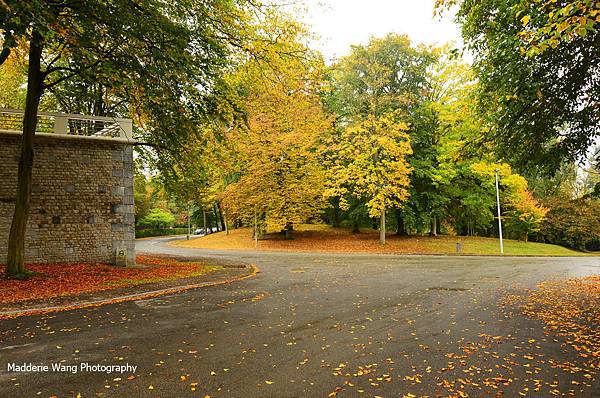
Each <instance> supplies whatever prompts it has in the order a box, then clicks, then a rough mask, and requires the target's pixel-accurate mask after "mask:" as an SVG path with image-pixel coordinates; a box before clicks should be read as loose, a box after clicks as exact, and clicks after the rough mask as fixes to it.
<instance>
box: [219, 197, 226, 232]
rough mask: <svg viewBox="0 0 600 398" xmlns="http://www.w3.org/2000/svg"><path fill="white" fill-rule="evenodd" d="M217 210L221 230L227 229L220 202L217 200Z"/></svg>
mask: <svg viewBox="0 0 600 398" xmlns="http://www.w3.org/2000/svg"><path fill="white" fill-rule="evenodd" d="M217 210H218V211H219V218H220V219H221V231H227V223H226V222H225V218H224V217H223V209H221V204H220V203H219V202H217Z"/></svg>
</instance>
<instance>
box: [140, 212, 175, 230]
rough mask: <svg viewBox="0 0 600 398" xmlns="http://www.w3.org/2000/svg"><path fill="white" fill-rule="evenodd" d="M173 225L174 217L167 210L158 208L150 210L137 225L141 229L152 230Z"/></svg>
mask: <svg viewBox="0 0 600 398" xmlns="http://www.w3.org/2000/svg"><path fill="white" fill-rule="evenodd" d="M173 224H175V216H173V214H171V212H169V211H168V210H164V209H160V208H158V209H156V208H155V209H152V210H150V212H148V215H146V216H145V217H144V218H142V219H141V220H140V221H139V223H138V225H139V226H140V227H141V228H153V229H160V228H167V227H171V226H173Z"/></svg>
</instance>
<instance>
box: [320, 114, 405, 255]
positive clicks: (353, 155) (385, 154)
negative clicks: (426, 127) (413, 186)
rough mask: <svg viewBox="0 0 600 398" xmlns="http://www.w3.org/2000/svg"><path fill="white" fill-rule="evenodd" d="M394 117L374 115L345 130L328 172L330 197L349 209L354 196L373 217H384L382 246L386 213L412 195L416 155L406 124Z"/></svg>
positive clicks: (391, 115) (382, 236)
mask: <svg viewBox="0 0 600 398" xmlns="http://www.w3.org/2000/svg"><path fill="white" fill-rule="evenodd" d="M396 119H397V117H396V116H395V115H393V114H383V115H381V116H379V117H377V116H374V115H370V116H367V118H366V119H365V120H364V121H362V122H359V123H357V124H353V125H351V126H348V127H347V128H346V129H344V130H343V132H342V133H341V136H340V140H339V142H338V144H337V145H336V146H335V147H334V148H333V149H334V150H335V151H336V152H337V153H338V154H339V156H338V157H337V158H336V161H335V163H334V166H333V167H331V168H330V169H329V171H328V174H329V178H328V181H329V186H328V190H327V193H326V194H327V195H328V196H333V197H338V198H340V207H342V208H345V209H347V208H349V201H350V198H351V197H354V198H357V199H362V200H364V201H365V202H366V207H367V209H368V211H369V215H370V216H371V217H379V218H380V243H381V244H385V234H386V221H385V215H386V211H387V210H388V209H391V208H399V207H401V206H402V205H403V203H404V201H406V199H407V198H408V196H409V193H408V189H407V188H408V186H409V184H410V178H409V175H410V167H409V165H408V162H407V159H406V158H407V156H409V155H410V154H411V153H412V150H411V147H410V143H409V138H408V135H407V134H406V130H407V126H406V124H405V123H402V122H397V121H396Z"/></svg>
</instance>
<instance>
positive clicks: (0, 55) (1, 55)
mask: <svg viewBox="0 0 600 398" xmlns="http://www.w3.org/2000/svg"><path fill="white" fill-rule="evenodd" d="M9 55H10V48H9V47H4V48H3V49H2V52H0V65H2V64H3V63H4V61H6V60H7V59H8V56H9Z"/></svg>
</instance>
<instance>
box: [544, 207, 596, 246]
mask: <svg viewBox="0 0 600 398" xmlns="http://www.w3.org/2000/svg"><path fill="white" fill-rule="evenodd" d="M544 204H545V205H546V206H548V207H549V208H550V210H549V211H548V214H547V215H546V220H545V221H544V222H543V223H542V226H541V229H540V232H539V237H538V239H540V240H543V241H545V242H548V243H553V244H559V245H563V246H567V247H571V248H574V249H577V250H584V249H585V248H586V245H589V244H592V243H594V242H598V241H600V218H599V217H598V214H600V200H598V199H585V198H580V199H575V200H569V199H568V198H565V197H560V196H558V197H554V198H548V199H546V200H545V201H544Z"/></svg>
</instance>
